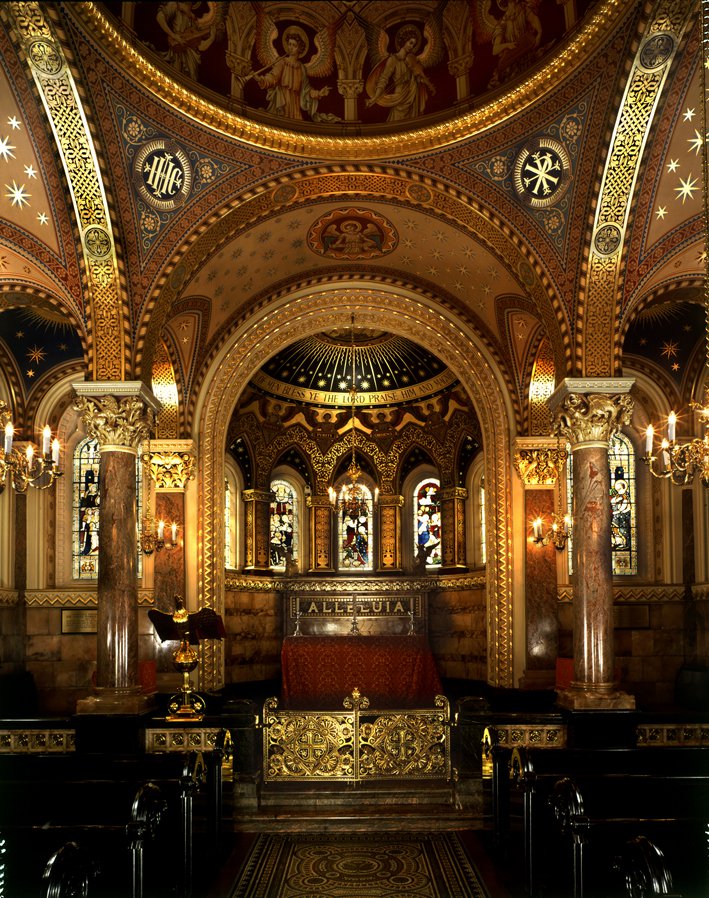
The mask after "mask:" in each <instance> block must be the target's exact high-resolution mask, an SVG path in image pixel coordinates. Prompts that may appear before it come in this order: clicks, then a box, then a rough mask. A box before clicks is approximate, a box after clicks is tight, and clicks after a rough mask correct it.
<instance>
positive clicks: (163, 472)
mask: <svg viewBox="0 0 709 898" xmlns="http://www.w3.org/2000/svg"><path fill="white" fill-rule="evenodd" d="M195 461H196V460H195V456H194V441H193V440H151V441H150V443H149V444H148V451H147V452H144V453H143V463H144V464H147V465H149V468H150V476H151V477H152V479H153V480H154V481H155V488H156V489H158V490H162V491H163V492H181V491H182V490H184V489H185V488H186V486H187V483H188V481H190V480H194V478H195V475H196V473H197V471H196V468H195Z"/></svg>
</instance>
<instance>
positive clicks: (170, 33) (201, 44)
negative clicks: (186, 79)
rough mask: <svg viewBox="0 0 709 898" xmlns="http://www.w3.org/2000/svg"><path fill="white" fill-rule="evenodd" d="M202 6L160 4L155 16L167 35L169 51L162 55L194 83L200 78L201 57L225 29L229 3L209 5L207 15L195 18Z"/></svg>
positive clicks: (196, 4) (178, 3)
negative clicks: (195, 9)
mask: <svg viewBox="0 0 709 898" xmlns="http://www.w3.org/2000/svg"><path fill="white" fill-rule="evenodd" d="M199 5H200V4H199V3H182V2H172V0H170V2H167V3H160V4H159V6H158V9H157V13H156V15H155V18H156V21H157V23H158V25H159V26H160V27H161V28H162V30H163V31H164V32H165V34H167V38H168V49H167V50H166V51H165V52H164V53H162V54H161V55H162V56H163V57H164V59H166V60H167V62H169V63H170V65H173V66H174V67H175V68H176V69H177V70H178V71H179V72H183V73H184V74H185V75H189V76H190V78H192V79H193V80H195V81H196V80H197V78H198V76H199V64H200V60H201V55H202V53H203V52H204V50H206V49H207V48H208V47H210V46H211V45H212V43H213V42H214V40H215V38H216V37H218V36H221V35H222V34H223V33H224V30H225V27H226V26H225V24H224V18H225V14H226V7H227V4H226V3H207V12H206V13H204V15H202V16H196V15H195V13H194V11H193V10H194V8H195V7H198V6H199Z"/></svg>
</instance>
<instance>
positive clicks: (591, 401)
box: [549, 377, 635, 449]
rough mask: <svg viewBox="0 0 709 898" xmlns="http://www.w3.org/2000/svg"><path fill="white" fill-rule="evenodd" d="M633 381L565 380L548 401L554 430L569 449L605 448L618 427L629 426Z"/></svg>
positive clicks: (616, 379) (629, 379)
mask: <svg viewBox="0 0 709 898" xmlns="http://www.w3.org/2000/svg"><path fill="white" fill-rule="evenodd" d="M634 383H635V381H634V380H633V379H632V378H628V377H618V378H598V379H596V378H588V379H586V378H571V377H569V378H567V379H566V380H565V381H564V382H563V383H562V384H561V386H560V387H559V388H558V389H557V390H555V391H554V393H553V394H552V395H551V397H550V398H549V407H550V408H551V410H552V419H553V430H554V432H555V433H556V434H558V435H559V436H560V437H565V438H566V439H567V440H568V441H569V442H570V443H571V448H572V449H573V448H575V447H576V446H578V445H580V444H589V443H591V444H596V445H606V446H607V445H608V442H609V441H610V439H611V437H613V435H614V434H616V433H617V432H618V431H619V430H620V429H621V427H624V426H626V425H628V424H630V420H631V417H632V413H633V399H632V397H631V396H630V388H631V387H632V385H633V384H634Z"/></svg>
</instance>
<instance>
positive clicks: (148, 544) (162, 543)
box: [140, 511, 179, 555]
mask: <svg viewBox="0 0 709 898" xmlns="http://www.w3.org/2000/svg"><path fill="white" fill-rule="evenodd" d="M166 526H167V525H166V524H165V521H155V520H154V519H153V516H152V515H151V514H150V511H148V512H147V514H145V515H144V516H143V523H142V525H141V529H140V548H141V549H142V551H143V554H144V555H152V554H153V552H156V551H157V552H159V551H160V550H161V549H174V548H175V546H176V545H177V532H178V529H179V527H178V525H177V523H175V521H173V522H172V524H170V525H169V530H170V536H171V542H168V541H167V540H166V539H165V527H166Z"/></svg>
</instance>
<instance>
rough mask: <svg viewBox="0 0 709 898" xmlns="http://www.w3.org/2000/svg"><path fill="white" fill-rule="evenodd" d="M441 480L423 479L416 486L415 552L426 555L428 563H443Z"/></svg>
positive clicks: (418, 554) (417, 554)
mask: <svg viewBox="0 0 709 898" xmlns="http://www.w3.org/2000/svg"><path fill="white" fill-rule="evenodd" d="M440 486H441V485H440V482H439V481H438V480H434V479H433V478H430V477H429V478H427V479H426V480H422V481H421V482H420V483H419V484H418V485H417V486H416V487H415V488H414V534H415V537H414V552H415V553H416V557H417V558H418V557H422V556H423V557H425V559H426V564H427V565H438V564H441V561H442V557H441V503H440V500H439V498H438V492H439V490H440Z"/></svg>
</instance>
